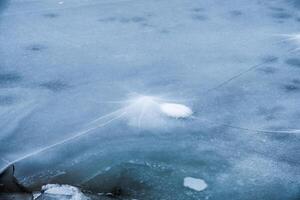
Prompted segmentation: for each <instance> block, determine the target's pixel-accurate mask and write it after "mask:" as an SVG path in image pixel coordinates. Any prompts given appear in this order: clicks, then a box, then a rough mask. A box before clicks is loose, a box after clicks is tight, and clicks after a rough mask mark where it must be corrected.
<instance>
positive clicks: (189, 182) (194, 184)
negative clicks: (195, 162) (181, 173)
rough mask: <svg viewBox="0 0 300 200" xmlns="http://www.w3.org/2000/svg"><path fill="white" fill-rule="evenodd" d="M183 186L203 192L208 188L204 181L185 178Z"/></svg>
mask: <svg viewBox="0 0 300 200" xmlns="http://www.w3.org/2000/svg"><path fill="white" fill-rule="evenodd" d="M183 186H184V187H187V188H190V189H192V190H196V191H198V192H201V191H203V190H205V189H206V188H207V184H206V182H205V181H204V180H203V179H199V178H193V177H185V178H184V180H183Z"/></svg>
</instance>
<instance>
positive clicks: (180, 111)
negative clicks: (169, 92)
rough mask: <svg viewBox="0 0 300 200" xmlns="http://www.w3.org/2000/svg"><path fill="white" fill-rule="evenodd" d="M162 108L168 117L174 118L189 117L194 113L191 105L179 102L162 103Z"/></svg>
mask: <svg viewBox="0 0 300 200" xmlns="http://www.w3.org/2000/svg"><path fill="white" fill-rule="evenodd" d="M160 110H161V112H162V113H163V114H165V115H167V116H168V117H174V118H187V117H189V116H191V115H192V114H193V111H192V110H191V109H190V108H189V107H187V106H185V105H183V104H177V103H162V104H160Z"/></svg>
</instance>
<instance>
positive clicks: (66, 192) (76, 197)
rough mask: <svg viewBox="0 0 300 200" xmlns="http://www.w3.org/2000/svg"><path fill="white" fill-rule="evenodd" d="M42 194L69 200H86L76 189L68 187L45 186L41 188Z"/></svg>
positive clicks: (57, 185)
mask: <svg viewBox="0 0 300 200" xmlns="http://www.w3.org/2000/svg"><path fill="white" fill-rule="evenodd" d="M42 192H44V193H45V194H51V195H58V196H59V195H62V196H69V197H70V200H88V199H89V198H87V197H86V196H84V194H83V193H82V192H81V191H80V190H79V189H78V188H76V187H74V186H70V185H59V184H47V185H44V186H42Z"/></svg>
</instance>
